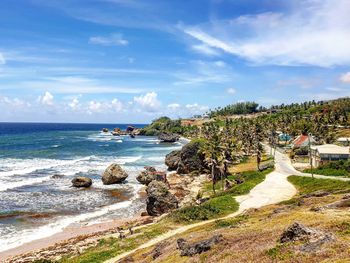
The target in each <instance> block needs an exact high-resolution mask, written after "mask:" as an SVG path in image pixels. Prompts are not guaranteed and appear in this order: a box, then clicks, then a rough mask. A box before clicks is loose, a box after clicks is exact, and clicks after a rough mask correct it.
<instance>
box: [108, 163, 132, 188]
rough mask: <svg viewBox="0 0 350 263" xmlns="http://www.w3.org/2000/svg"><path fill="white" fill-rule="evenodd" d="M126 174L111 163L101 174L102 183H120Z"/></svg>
mask: <svg viewBox="0 0 350 263" xmlns="http://www.w3.org/2000/svg"><path fill="white" fill-rule="evenodd" d="M127 177H128V174H127V173H126V172H125V171H124V170H123V169H122V168H121V167H120V166H119V165H118V164H111V165H110V166H108V167H107V169H106V170H105V171H104V173H103V175H102V182H103V184H118V183H122V182H123V181H124V180H125V179H126V178H127Z"/></svg>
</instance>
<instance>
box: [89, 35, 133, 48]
mask: <svg viewBox="0 0 350 263" xmlns="http://www.w3.org/2000/svg"><path fill="white" fill-rule="evenodd" d="M89 43H91V44H95V45H102V46H126V45H128V44H129V41H127V40H126V39H124V38H123V36H122V34H119V33H114V34H111V35H109V36H105V37H103V36H95V37H90V39H89Z"/></svg>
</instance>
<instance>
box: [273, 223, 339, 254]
mask: <svg viewBox="0 0 350 263" xmlns="http://www.w3.org/2000/svg"><path fill="white" fill-rule="evenodd" d="M332 240H334V237H333V235H331V234H328V233H325V232H323V231H320V230H317V229H314V228H311V227H307V226H304V225H303V224H301V223H298V222H295V223H293V224H292V225H290V226H289V227H288V228H287V229H286V230H285V231H284V232H283V233H282V235H281V237H280V240H279V241H280V242H281V243H286V242H294V241H305V242H306V243H305V244H303V245H302V246H300V247H299V249H300V250H301V251H303V252H312V251H315V250H318V249H319V248H320V247H321V246H322V245H323V244H324V243H326V242H330V241H332Z"/></svg>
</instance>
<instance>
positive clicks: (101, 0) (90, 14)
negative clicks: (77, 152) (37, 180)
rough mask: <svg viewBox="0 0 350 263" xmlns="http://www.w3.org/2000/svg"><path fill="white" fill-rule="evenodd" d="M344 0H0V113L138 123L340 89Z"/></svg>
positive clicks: (344, 90) (349, 57)
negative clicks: (236, 103)
mask: <svg viewBox="0 0 350 263" xmlns="http://www.w3.org/2000/svg"><path fill="white" fill-rule="evenodd" d="M349 10H350V1H348V0H337V1H334V0H284V1H280V0H192V1H191V0H186V1H185V0H177V1H172V0H168V1H165V0H158V1H156V0H153V1H152V0H17V1H12V0H2V1H1V3H0V25H1V26H0V110H1V112H2V114H1V115H0V121H43V122H114V123H147V122H149V121H150V120H152V119H154V118H156V117H158V116H162V115H168V116H171V117H173V118H177V117H188V116H191V115H193V114H199V113H203V112H205V111H207V110H208V109H209V108H215V107H217V106H224V105H227V104H230V103H234V102H238V101H252V100H254V101H257V102H258V103H260V104H261V105H264V106H269V105H271V104H279V103H288V102H300V101H304V100H311V99H315V100H324V99H332V98H337V97H341V96H348V95H350V90H349V89H350V48H349V47H350V16H349V15H348V12H349Z"/></svg>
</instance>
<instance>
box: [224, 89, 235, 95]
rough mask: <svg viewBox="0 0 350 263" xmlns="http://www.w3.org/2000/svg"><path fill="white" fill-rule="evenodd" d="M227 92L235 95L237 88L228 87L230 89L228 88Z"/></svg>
mask: <svg viewBox="0 0 350 263" xmlns="http://www.w3.org/2000/svg"><path fill="white" fill-rule="evenodd" d="M226 92H227V93H228V94H230V95H233V94H235V93H236V90H235V89H234V88H228V89H227V90H226Z"/></svg>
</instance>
